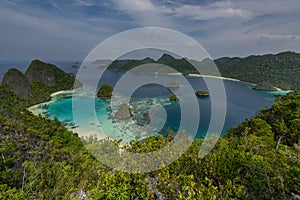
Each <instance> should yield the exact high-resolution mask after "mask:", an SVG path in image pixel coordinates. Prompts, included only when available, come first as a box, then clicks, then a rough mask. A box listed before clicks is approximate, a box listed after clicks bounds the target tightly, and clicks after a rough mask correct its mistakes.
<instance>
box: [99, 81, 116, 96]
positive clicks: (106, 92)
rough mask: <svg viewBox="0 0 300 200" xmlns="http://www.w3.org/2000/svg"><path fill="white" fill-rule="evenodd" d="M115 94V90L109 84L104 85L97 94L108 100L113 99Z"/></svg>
mask: <svg viewBox="0 0 300 200" xmlns="http://www.w3.org/2000/svg"><path fill="white" fill-rule="evenodd" d="M112 93H113V88H112V87H111V86H110V85H108V84H103V85H102V86H101V87H100V89H99V90H98V92H97V97H99V98H106V97H111V96H112Z"/></svg>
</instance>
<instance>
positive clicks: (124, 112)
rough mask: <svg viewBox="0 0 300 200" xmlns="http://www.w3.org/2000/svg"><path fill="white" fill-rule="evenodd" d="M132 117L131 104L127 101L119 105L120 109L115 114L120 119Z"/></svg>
mask: <svg viewBox="0 0 300 200" xmlns="http://www.w3.org/2000/svg"><path fill="white" fill-rule="evenodd" d="M130 117H131V112H130V109H129V106H128V105H127V104H125V103H123V104H121V105H120V106H119V107H118V111H117V112H116V114H115V118H116V119H118V120H124V119H129V118H130Z"/></svg>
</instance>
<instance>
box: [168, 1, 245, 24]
mask: <svg viewBox="0 0 300 200" xmlns="http://www.w3.org/2000/svg"><path fill="white" fill-rule="evenodd" d="M174 14H175V15H176V16H178V17H190V18H192V19H194V20H210V19H216V18H221V17H225V18H226V17H242V18H245V17H249V16H250V15H251V12H250V11H247V10H245V9H240V8H235V7H234V4H233V3H232V2H230V1H225V2H224V1H222V2H219V1H218V2H214V3H212V4H208V5H183V6H180V7H176V8H174Z"/></svg>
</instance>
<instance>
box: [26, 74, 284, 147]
mask: <svg viewBox="0 0 300 200" xmlns="http://www.w3.org/2000/svg"><path fill="white" fill-rule="evenodd" d="M123 74H124V72H120V71H113V70H106V71H105V75H104V76H103V77H102V79H101V80H100V81H99V83H98V86H100V85H102V84H104V83H106V84H109V85H111V86H114V85H115V84H116V83H117V82H118V80H119V79H120V77H122V75H123ZM131 76H132V80H134V79H135V78H136V77H137V76H139V78H140V77H141V76H153V74H132V75H131ZM159 78H163V79H164V80H167V81H169V82H170V83H171V82H174V80H175V79H174V75H167V74H165V75H159ZM186 79H187V80H188V82H189V84H190V85H191V86H192V87H193V89H194V90H195V91H196V90H207V85H206V82H209V83H211V84H213V83H214V81H217V78H212V77H207V78H205V81H206V82H205V81H204V79H203V78H202V77H193V76H188V77H186ZM223 82H224V86H225V91H226V101H227V105H226V106H227V107H226V109H227V113H226V118H225V123H224V127H223V130H222V135H224V134H226V132H227V131H228V130H229V129H230V128H233V127H235V126H237V125H238V124H239V123H241V122H242V121H243V120H245V119H246V118H250V117H252V116H254V115H255V113H256V112H258V111H259V110H260V109H262V108H265V107H270V106H271V105H272V104H273V102H274V97H273V95H274V94H284V93H285V92H284V91H276V92H271V91H259V90H253V89H252V88H251V87H250V86H249V85H247V84H245V83H242V82H239V81H233V80H223ZM185 87H186V86H185V85H180V88H179V89H178V91H177V92H178V93H179V94H182V95H194V94H184V93H185ZM175 90H176V89H175ZM171 94H172V92H171V91H170V90H169V89H168V88H166V87H163V86H161V85H158V84H145V85H143V86H141V87H139V88H138V89H137V90H136V91H135V92H134V93H133V95H132V96H131V99H130V108H131V110H132V115H133V116H132V118H133V122H134V123H136V124H138V125H140V126H146V125H147V124H149V115H148V112H149V109H150V108H151V106H156V105H160V106H162V107H163V108H164V109H165V112H166V121H165V123H164V125H163V128H162V129H161V130H152V131H153V132H152V133H149V132H148V133H142V132H139V131H138V130H136V131H135V133H134V134H133V133H130V131H128V128H129V127H124V126H120V125H119V124H118V123H116V122H115V121H114V120H113V117H112V112H111V108H110V102H106V101H104V100H102V99H100V98H95V97H94V96H93V95H91V92H90V91H88V90H87V91H85V92H84V93H82V94H80V95H74V94H73V93H72V92H65V93H61V94H58V95H55V96H54V97H52V100H51V101H50V102H45V103H43V104H39V105H36V106H33V107H31V108H30V110H31V111H32V112H34V113H35V114H41V115H43V116H46V117H48V118H50V119H54V118H57V119H58V120H59V121H60V122H62V123H63V124H64V125H65V126H66V127H67V128H68V129H70V130H72V129H78V130H81V132H82V131H93V132H101V134H104V135H105V136H106V137H108V138H111V139H114V140H122V141H123V142H125V143H128V142H130V141H131V140H134V139H143V138H146V137H148V136H150V135H154V134H157V133H159V134H162V135H166V134H167V133H168V130H169V129H172V130H174V131H175V132H176V131H178V128H179V124H180V116H181V111H180V102H179V103H172V102H170V100H169V97H170V95H171ZM187 100H188V99H187ZM221 100H222V99H220V101H221ZM73 101H76V102H77V103H78V104H79V105H81V104H82V106H77V107H76V108H73V107H72V102H73ZM197 101H198V104H199V110H200V121H199V122H195V120H194V119H192V118H191V119H189V121H191V122H192V123H198V125H199V128H198V130H197V137H203V136H205V134H206V133H207V130H208V126H209V123H210V120H211V106H212V105H211V99H210V97H207V98H197ZM93 102H95V112H96V116H97V119H96V120H95V118H93V113H90V112H89V111H87V110H86V109H85V105H87V104H90V103H93ZM74 109H77V111H78V112H79V113H80V118H82V120H81V123H80V126H78V124H76V121H74V117H73V110H74ZM156 116H157V119H156V120H158V121H159V120H160V119H159V116H160V115H159V114H158V115H156ZM162 120H163V119H162ZM127 126H130V124H129V125H127ZM187 133H188V131H187Z"/></svg>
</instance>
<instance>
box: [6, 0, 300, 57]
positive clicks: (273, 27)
mask: <svg viewBox="0 0 300 200" xmlns="http://www.w3.org/2000/svg"><path fill="white" fill-rule="evenodd" d="M299 19H300V1H299V0H1V1H0V27H1V28H0V60H32V59H35V58H39V59H42V60H78V61H81V60H83V59H84V58H85V57H86V56H87V54H88V53H89V52H90V51H91V50H92V49H93V48H94V47H95V46H96V45H98V44H99V43H100V42H101V41H103V40H105V39H106V38H108V37H110V36H112V35H114V34H117V33H119V32H122V31H126V30H129V29H133V28H139V27H163V28H170V29H174V30H176V31H179V32H182V33H184V34H186V35H188V36H190V37H192V38H193V39H195V40H196V41H197V42H199V43H200V44H201V45H202V46H203V47H204V48H205V49H206V51H207V52H208V53H209V54H210V55H211V57H212V58H219V57H224V56H230V57H235V56H240V57H245V56H248V55H251V54H255V55H258V54H267V53H278V52H282V51H296V52H300V20H299Z"/></svg>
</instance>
